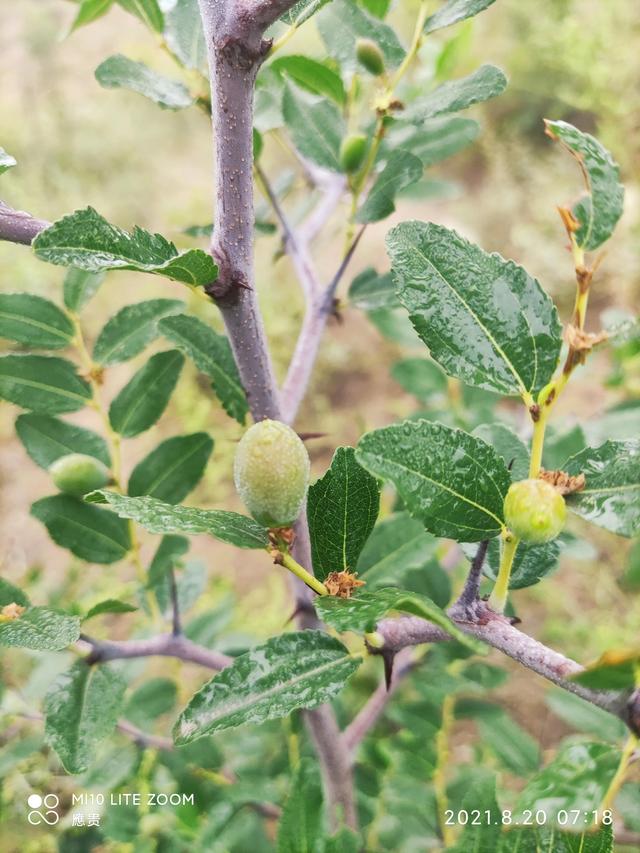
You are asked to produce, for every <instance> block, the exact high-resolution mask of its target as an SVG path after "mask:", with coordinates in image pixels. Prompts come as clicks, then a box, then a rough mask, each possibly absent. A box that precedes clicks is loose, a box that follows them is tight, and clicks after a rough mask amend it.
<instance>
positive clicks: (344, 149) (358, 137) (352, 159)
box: [340, 133, 367, 175]
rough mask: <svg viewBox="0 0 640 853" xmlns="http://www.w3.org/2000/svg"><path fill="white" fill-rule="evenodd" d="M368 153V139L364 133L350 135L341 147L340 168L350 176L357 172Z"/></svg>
mask: <svg viewBox="0 0 640 853" xmlns="http://www.w3.org/2000/svg"><path fill="white" fill-rule="evenodd" d="M366 151H367V137H366V136H365V135H364V134H363V133H350V134H349V136H345V138H344V139H343V140H342V143H341V145H340V168H341V169H342V171H343V172H346V173H347V174H348V175H352V174H353V173H354V172H357V171H358V169H359V168H360V166H362V162H363V160H364V155H365V154H366Z"/></svg>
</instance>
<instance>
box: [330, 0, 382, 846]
mask: <svg viewBox="0 0 640 853" xmlns="http://www.w3.org/2000/svg"><path fill="white" fill-rule="evenodd" d="M383 2H384V0H383ZM361 849H362V845H361V843H360V839H359V838H358V836H357V835H356V833H355V832H354V831H353V830H352V829H348V828H347V827H346V826H343V827H342V829H340V830H338V832H337V833H336V834H335V835H332V836H331V837H330V838H327V840H326V841H325V845H324V853H358V851H359V850H361Z"/></svg>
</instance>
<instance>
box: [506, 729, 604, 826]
mask: <svg viewBox="0 0 640 853" xmlns="http://www.w3.org/2000/svg"><path fill="white" fill-rule="evenodd" d="M619 762H620V750H619V749H617V748H614V747H612V746H609V745H608V744H602V743H585V742H578V743H576V742H568V743H565V744H563V745H562V746H561V747H560V749H559V750H558V753H557V755H556V757H555V758H554V759H553V761H552V762H551V763H550V764H548V765H547V767H545V768H544V770H541V771H540V772H539V773H537V774H536V775H535V776H534V777H533V778H532V779H530V780H529V782H528V783H527V785H526V787H525V789H524V790H523V791H522V793H521V794H520V797H519V798H518V803H517V810H518V811H520V812H521V811H522V810H523V809H528V810H533V811H534V812H535V811H536V810H538V809H540V810H541V811H543V812H544V813H545V814H546V816H547V822H548V823H556V822H557V817H558V812H559V811H562V810H566V811H568V812H571V810H572V809H578V810H579V811H581V812H583V813H586V816H587V817H589V816H590V814H589V813H590V812H592V811H593V810H594V809H598V808H600V804H601V802H602V800H603V798H604V795H605V794H606V792H607V789H608V787H609V785H610V783H611V780H612V779H613V776H614V774H615V772H616V769H617V767H618V764H619ZM514 816H515V813H514Z"/></svg>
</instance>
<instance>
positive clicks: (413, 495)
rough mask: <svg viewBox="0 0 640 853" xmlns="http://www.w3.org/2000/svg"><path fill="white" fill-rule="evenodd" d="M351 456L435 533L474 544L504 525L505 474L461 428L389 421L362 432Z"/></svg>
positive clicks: (507, 480)
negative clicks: (385, 482) (384, 482)
mask: <svg viewBox="0 0 640 853" xmlns="http://www.w3.org/2000/svg"><path fill="white" fill-rule="evenodd" d="M356 459H357V460H358V462H359V463H360V464H361V465H362V466H363V467H364V468H366V469H367V470H368V471H370V472H371V473H372V474H373V475H374V476H376V477H380V478H382V479H383V480H389V481H390V482H392V483H393V484H394V486H395V487H396V490H397V491H398V494H399V495H400V497H401V498H402V500H403V501H404V502H405V504H406V506H407V509H408V510H409V512H410V513H411V514H412V515H413V516H415V517H416V518H418V519H420V521H422V523H423V524H424V526H425V527H426V528H427V530H429V531H430V532H431V533H433V534H435V535H436V536H443V537H447V538H451V539H456V540H458V541H459V542H478V541H480V540H482V539H490V538H492V537H493V536H497V535H498V533H500V531H501V530H502V528H503V526H504V520H503V504H504V498H505V496H506V493H507V490H508V488H509V485H510V482H511V478H510V476H509V472H508V471H507V468H506V466H505V464H504V462H503V460H502V459H501V458H500V457H499V456H498V455H497V453H496V452H495V450H493V448H492V447H490V446H489V445H488V444H485V442H484V441H481V440H480V439H479V438H475V437H474V436H471V435H469V434H468V433H465V432H463V431H462V430H457V429H450V428H449V427H445V426H443V425H442V424H438V423H429V422H428V421H424V420H419V421H405V422H404V423H400V424H394V425H392V426H389V427H385V428H384V429H379V430H374V431H373V432H369V433H366V434H365V435H364V436H363V437H362V438H361V439H360V442H359V444H358V447H357V448H356Z"/></svg>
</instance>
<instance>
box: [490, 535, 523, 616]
mask: <svg viewBox="0 0 640 853" xmlns="http://www.w3.org/2000/svg"><path fill="white" fill-rule="evenodd" d="M519 544H520V540H519V539H518V537H517V536H514V534H513V533H512V532H511V531H510V530H507V532H506V534H503V540H502V554H501V555H500V569H499V570H498V577H497V580H496V584H495V586H494V588H493V592H492V593H491V596H490V598H489V607H491V609H492V610H494V611H495V612H496V613H504V608H505V605H506V603H507V596H508V595H509V580H510V578H511V568H512V566H513V558H514V557H515V555H516V551H517V550H518V545H519Z"/></svg>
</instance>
